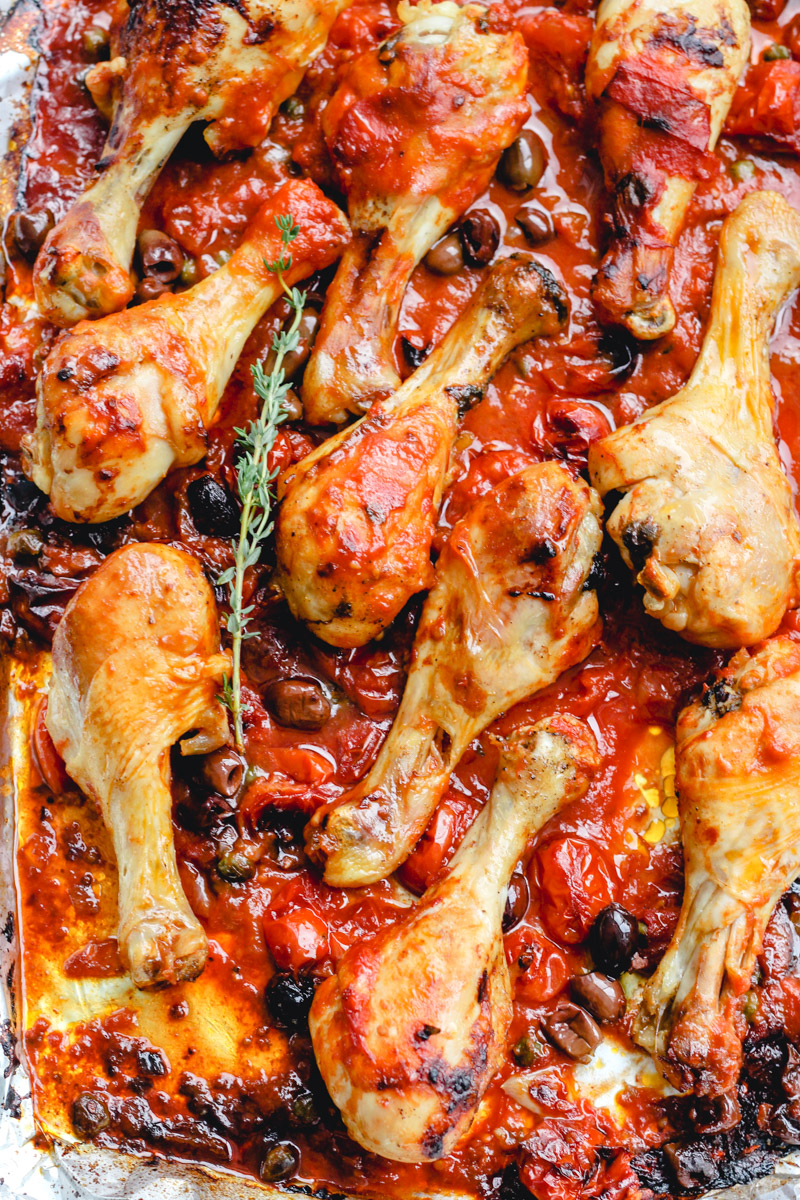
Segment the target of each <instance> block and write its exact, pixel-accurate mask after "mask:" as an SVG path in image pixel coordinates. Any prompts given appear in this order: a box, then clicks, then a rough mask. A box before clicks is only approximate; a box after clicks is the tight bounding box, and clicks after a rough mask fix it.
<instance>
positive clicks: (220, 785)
mask: <svg viewBox="0 0 800 1200" xmlns="http://www.w3.org/2000/svg"><path fill="white" fill-rule="evenodd" d="M244 766H245V764H244V759H243V758H242V756H241V754H239V753H238V751H236V750H234V749H233V748H232V747H231V746H222V747H221V748H220V749H219V750H214V751H212V753H211V754H206V755H204V756H203V757H202V758H201V759H200V760H199V762H198V764H197V773H198V774H199V776H200V778H201V779H202V781H203V783H205V784H206V786H207V787H209V788H211V791H212V792H217V794H218V795H220V796H225V797H227V798H228V799H230V798H231V797H232V796H235V795H236V793H237V792H238V791H239V788H240V787H241V786H242V780H243V779H244Z"/></svg>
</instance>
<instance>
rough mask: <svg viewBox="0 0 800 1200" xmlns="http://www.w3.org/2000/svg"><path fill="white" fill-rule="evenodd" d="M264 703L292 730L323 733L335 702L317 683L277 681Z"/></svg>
mask: <svg viewBox="0 0 800 1200" xmlns="http://www.w3.org/2000/svg"><path fill="white" fill-rule="evenodd" d="M264 699H265V700H266V702H267V705H268V707H269V710H270V712H271V713H272V715H273V716H274V717H275V719H276V720H277V721H278V722H279V723H280V724H281V725H286V726H288V727H289V728H290V729H321V728H322V726H323V725H324V724H325V722H326V721H327V720H328V718H329V717H330V715H331V702H330V700H329V699H328V697H327V696H326V695H325V693H324V692H323V690H322V688H321V687H320V685H319V684H318V683H317V682H316V680H314V679H276V680H275V682H274V683H271V684H270V685H269V687H268V688H267V690H266V693H265V696H264Z"/></svg>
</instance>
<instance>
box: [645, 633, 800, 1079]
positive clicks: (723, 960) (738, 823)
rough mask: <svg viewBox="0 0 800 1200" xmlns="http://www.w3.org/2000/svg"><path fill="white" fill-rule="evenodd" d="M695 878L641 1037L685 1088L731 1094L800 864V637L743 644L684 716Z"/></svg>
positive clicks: (681, 747) (686, 829)
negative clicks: (749, 1001) (757, 970)
mask: <svg viewBox="0 0 800 1200" xmlns="http://www.w3.org/2000/svg"><path fill="white" fill-rule="evenodd" d="M676 764H677V776H676V785H677V789H678V792H679V798H680V812H681V823H682V834H683V847H684V858H685V864H686V883H685V891H684V898H683V907H682V908H681V916H680V921H679V923H678V928H677V929H676V931H675V935H674V937H673V939H672V942H671V943H670V946H669V949H668V950H667V952H666V954H665V955H664V957H663V959H662V960H661V962H660V963H659V966H658V970H657V971H656V973H655V975H654V976H653V977H652V979H651V980H650V981H649V983H648V984H647V986H646V988H645V990H644V995H643V998H642V1002H641V1005H640V1008H639V1011H638V1013H637V1016H636V1022H635V1025H634V1037H635V1038H636V1040H637V1041H638V1042H639V1043H640V1044H641V1045H642V1046H644V1047H645V1048H646V1049H647V1050H649V1051H651V1053H654V1054H658V1055H660V1056H661V1057H662V1059H663V1061H664V1065H665V1067H666V1070H667V1072H668V1073H669V1075H670V1077H671V1078H672V1080H673V1082H674V1083H675V1085H676V1086H677V1087H679V1088H680V1089H681V1090H685V1089H688V1088H692V1089H694V1090H695V1091H696V1092H697V1093H699V1094H708V1095H711V1096H715V1095H720V1094H722V1093H723V1092H726V1091H728V1090H729V1089H730V1088H732V1087H735V1085H736V1082H737V1080H738V1078H739V1071H740V1068H741V1061H742V1038H743V1036H744V1030H745V1022H744V1017H743V1014H742V1009H743V1007H744V1002H745V993H746V992H747V990H748V989H749V987H750V986H751V980H752V975H753V969H754V967H755V958H756V955H757V954H758V953H759V951H760V949H761V943H762V938H763V934H764V930H765V928H766V925H767V921H768V920H769V917H770V915H771V913H772V911H773V909H774V908H775V905H776V904H777V903H778V901H779V899H780V897H781V895H782V894H783V892H784V891H785V890H786V889H787V888H788V887H789V886H790V884H791V883H792V881H793V880H794V879H796V878H797V876H798V874H799V873H800V646H798V645H797V643H796V642H794V641H792V640H790V639H789V638H788V637H775V638H772V639H771V640H770V641H768V642H766V643H765V644H764V645H763V646H762V647H761V648H760V649H759V650H758V651H757V652H756V653H754V654H753V655H752V657H751V656H750V655H749V654H748V653H747V651H745V650H741V651H740V652H739V653H738V654H737V655H736V656H735V657H734V658H733V659H732V661H731V663H730V665H729V666H728V667H727V668H726V669H725V670H724V671H721V672H720V673H719V674H718V676H717V678H716V680H715V681H714V682H713V683H712V684H711V686H710V687H709V688H708V689H707V691H706V692H705V694H704V695H703V696H702V697H701V699H699V700H697V701H695V702H694V703H693V704H690V705H689V706H688V708H685V709H684V710H683V712H682V713H681V715H680V718H679V720H678V730H677V747H676Z"/></svg>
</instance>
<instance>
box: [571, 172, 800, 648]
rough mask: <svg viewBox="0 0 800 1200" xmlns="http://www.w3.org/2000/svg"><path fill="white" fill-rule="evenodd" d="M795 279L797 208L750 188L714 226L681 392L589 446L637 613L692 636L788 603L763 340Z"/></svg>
mask: <svg viewBox="0 0 800 1200" xmlns="http://www.w3.org/2000/svg"><path fill="white" fill-rule="evenodd" d="M798 283H800V214H798V213H796V212H795V211H794V209H792V208H790V207H789V205H788V204H787V203H786V201H785V200H784V199H783V198H782V197H781V196H778V195H777V194H776V193H775V192H754V193H751V195H749V196H748V197H746V199H745V200H743V201H742V203H741V204H740V205H739V207H738V208H737V210H736V212H735V213H733V215H732V216H730V217H728V219H727V221H726V222H725V224H724V226H723V228H722V234H721V238H720V250H719V261H718V265H717V274H716V278H715V281H714V294H713V299H712V305H711V319H710V323H709V327H708V332H707V333H706V337H705V341H704V342H703V347H702V350H701V351H700V356H699V358H698V360H697V363H696V365H695V368H694V370H693V371H692V374H691V377H690V379H689V382H688V383H687V384H686V386H685V387H684V388H683V389H682V390H681V391H680V392H678V393H677V395H675V396H673V397H672V398H671V399H669V400H665V401H664V403H663V404H659V405H657V406H656V407H655V408H652V409H650V410H649V411H648V412H646V413H644V415H643V416H641V417H640V418H639V420H638V421H634V423H633V424H632V425H626V426H624V427H623V428H621V429H618V430H617V431H616V433H613V434H611V436H610V437H607V438H605V439H604V440H603V441H601V442H597V443H596V444H595V445H594V446H592V449H591V451H590V454H589V468H590V471H591V476H592V482H593V483H594V485H595V487H596V488H597V489H598V491H599V492H600V494H601V495H606V494H607V493H608V492H611V491H620V492H625V493H626V495H625V496H624V498H623V499H622V500H621V501H620V503H619V504H618V505H617V506H616V508H615V509H614V512H613V513H612V515H611V516H610V518H609V520H608V531H609V533H610V534H611V536H612V537H613V538H614V541H615V542H616V543H617V545H618V546H619V548H620V550H621V552H622V557H623V558H624V559H625V562H626V563H627V564H628V566H629V567H631V568H632V569H633V570H634V571H635V572H636V578H637V579H638V581H639V583H641V584H642V586H643V587H644V589H645V593H644V604H645V608H646V609H647V611H648V612H649V613H650V614H651V615H652V616H654V617H657V618H658V620H660V621H661V622H662V624H664V625H665V626H666V627H667V629H672V630H675V632H677V633H680V634H681V635H682V636H683V637H685V638H686V639H687V640H688V641H691V642H699V643H701V644H702V645H705V646H718V647H731V648H734V647H738V646H742V645H752V644H753V643H754V642H757V641H759V640H760V639H761V638H764V637H768V636H769V635H770V634H771V633H774V632H775V630H776V629H777V627H778V625H779V624H780V622H781V619H782V617H783V615H784V613H785V612H786V609H787V607H788V606H790V605H795V604H797V602H798V595H799V594H798V571H800V531H798V524H797V516H796V513H795V508H794V502H793V500H792V494H791V490H790V487H789V482H788V480H787V478H786V476H785V475H784V472H783V469H782V467H781V463H780V460H779V458H778V452H777V449H776V447H775V436H774V433H773V427H772V414H773V408H774V404H775V397H774V395H773V392H772V387H771V383H770V366H769V336H770V332H771V330H772V326H773V322H774V320H775V315H776V313H777V311H778V309H779V308H780V306H781V304H782V303H783V301H784V300H785V298H786V296H787V295H788V294H789V293H790V292H791V291H792V290H793V289H794V288H795V287H797V285H798Z"/></svg>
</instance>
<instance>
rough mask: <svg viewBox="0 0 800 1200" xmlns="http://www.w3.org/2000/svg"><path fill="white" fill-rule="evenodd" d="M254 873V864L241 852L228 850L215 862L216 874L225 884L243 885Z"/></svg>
mask: <svg viewBox="0 0 800 1200" xmlns="http://www.w3.org/2000/svg"><path fill="white" fill-rule="evenodd" d="M255 873H256V865H255V863H254V862H253V861H252V859H250V858H249V857H248V856H247V855H246V854H244V853H243V852H242V851H241V850H229V851H228V852H227V854H222V855H221V856H220V857H219V859H218V860H217V874H218V875H219V877H220V879H224V880H225V882H226V883H244V882H245V881H246V880H248V879H252V878H253V876H254V875H255Z"/></svg>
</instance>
